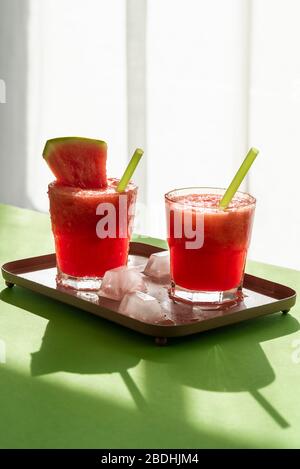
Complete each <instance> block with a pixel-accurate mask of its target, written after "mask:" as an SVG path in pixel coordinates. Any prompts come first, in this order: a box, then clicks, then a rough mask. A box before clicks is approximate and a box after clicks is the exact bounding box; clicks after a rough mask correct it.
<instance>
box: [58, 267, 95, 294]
mask: <svg viewBox="0 0 300 469" xmlns="http://www.w3.org/2000/svg"><path fill="white" fill-rule="evenodd" d="M101 282H102V278H100V277H72V275H68V274H64V273H63V272H61V271H60V270H57V275H56V283H57V285H58V286H61V287H64V288H72V289H73V290H87V291H96V290H99V288H100V287H101Z"/></svg>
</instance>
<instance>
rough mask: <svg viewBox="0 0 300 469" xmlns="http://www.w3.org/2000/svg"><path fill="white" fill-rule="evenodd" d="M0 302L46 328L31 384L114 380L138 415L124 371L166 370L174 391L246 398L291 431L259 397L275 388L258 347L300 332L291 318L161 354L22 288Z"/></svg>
mask: <svg viewBox="0 0 300 469" xmlns="http://www.w3.org/2000/svg"><path fill="white" fill-rule="evenodd" d="M0 298H1V300H3V301H5V302H7V303H10V304H13V305H15V306H19V307H21V308H23V309H26V310H27V311H30V312H32V313H34V314H37V315H39V316H42V317H44V318H46V319H47V320H48V321H49V322H48V324H47V327H46V330H45V333H44V337H43V340H42V344H41V347H40V350H39V351H36V352H34V353H32V360H31V374H32V376H33V377H34V376H40V375H44V374H49V373H54V372H58V371H67V372H71V373H82V374H93V373H96V374H100V373H115V372H118V373H120V375H121V376H122V378H123V381H124V383H125V384H126V386H127V388H128V390H129V392H130V393H131V396H132V398H133V400H134V401H135V403H136V405H137V407H138V408H139V409H140V410H142V409H144V408H145V406H146V401H145V399H144V397H143V395H142V393H141V392H140V390H139V389H138V387H137V385H136V383H135V382H134V380H133V379H132V377H131V375H130V373H129V370H130V369H131V368H133V367H135V366H137V365H138V363H139V362H140V360H142V359H143V360H146V361H148V362H154V363H155V362H156V363H161V364H163V365H164V371H165V372H167V375H168V380H169V382H168V383H166V386H173V389H178V386H176V384H177V385H183V386H189V387H193V388H195V389H199V390H207V391H214V392H231V393H233V392H245V391H246V392H249V393H250V394H251V395H252V396H253V398H254V399H255V400H256V401H257V402H258V403H259V404H260V405H261V406H262V407H263V408H264V410H265V411H266V412H267V413H268V414H269V415H270V416H271V417H272V418H273V419H274V421H275V422H276V423H277V424H278V425H279V426H280V427H282V428H286V427H288V426H289V423H288V422H287V421H286V420H285V419H284V417H283V416H281V415H280V413H279V412H278V411H277V410H276V409H275V408H274V407H273V406H272V405H271V404H270V403H269V402H268V401H267V400H266V399H265V398H264V397H263V396H262V394H261V393H260V389H262V388H263V387H265V386H267V385H269V384H270V383H272V382H273V381H274V380H275V373H274V370H273V369H272V367H271V365H270V363H269V361H268V359H267V357H266V355H265V353H264V351H263V349H262V347H261V345H260V343H261V342H263V341H267V340H272V339H275V338H277V337H281V336H284V335H288V334H291V333H293V332H296V331H297V330H299V323H298V321H297V320H296V319H295V318H293V317H292V316H290V315H282V314H281V313H278V314H275V315H272V316H268V317H264V318H260V319H258V320H253V321H249V322H246V323H240V324H236V325H233V326H231V327H230V328H229V327H228V328H223V329H218V330H214V331H211V332H207V333H202V334H201V337H200V336H199V335H198V336H191V337H189V338H188V339H186V338H185V339H174V340H173V341H171V343H170V345H169V346H167V347H165V348H161V347H157V346H154V344H153V340H152V339H151V338H149V337H144V336H141V335H140V334H137V333H135V332H133V331H130V330H127V329H125V328H122V327H120V326H117V325H115V324H111V323H109V322H108V321H105V320H102V319H100V318H96V317H94V316H92V315H89V314H86V313H84V312H83V311H81V310H79V309H76V308H73V307H70V306H67V305H65V304H62V303H59V302H57V301H55V300H51V299H49V298H47V299H45V298H44V297H43V296H41V295H39V294H36V293H33V292H30V291H28V290H25V289H22V288H19V287H14V288H13V289H4V290H2V292H1V293H0ZM99 322H101V327H99ZM151 369H152V376H151V377H150V376H147V387H148V388H149V391H150V392H149V394H151V389H150V388H151V387H155V385H156V383H157V380H160V376H159V373H161V367H158V370H157V372H156V371H155V368H154V369H153V367H152V368H151ZM149 380H150V381H149ZM154 394H155V393H154ZM178 404H179V403H177V405H178Z"/></svg>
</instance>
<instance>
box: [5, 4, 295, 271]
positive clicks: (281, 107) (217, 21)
mask: <svg viewBox="0 0 300 469" xmlns="http://www.w3.org/2000/svg"><path fill="white" fill-rule="evenodd" d="M21 1H22V0H21ZM28 1H29V8H28V11H29V13H28V18H29V19H28V28H27V31H28V38H27V39H28V69H27V81H26V82H27V84H28V85H27V100H26V101H27V127H26V128H27V133H26V135H27V138H26V148H24V152H23V155H22V157H24V158H26V165H27V168H26V172H25V174H26V187H25V189H22V188H21V189H22V190H25V192H26V194H23V195H24V199H23V200H26V205H27V206H29V207H32V208H35V209H38V210H42V211H46V210H47V207H48V202H47V197H46V185H47V183H48V181H49V180H51V174H50V172H49V171H48V169H47V168H46V165H45V163H44V162H43V161H42V158H41V152H42V148H43V145H44V142H45V140H46V139H48V138H51V137H54V136H58V135H72V134H74V135H83V136H91V137H95V138H97V137H99V138H102V139H105V140H106V141H107V142H108V144H109V162H108V171H109V174H110V175H113V176H120V175H121V173H122V171H123V169H124V167H125V165H126V161H127V160H128V158H129V156H130V154H131V152H132V151H133V150H134V148H135V147H136V146H141V147H144V149H145V158H144V161H143V163H142V164H141V167H140V168H139V169H138V172H137V174H136V177H135V179H136V181H137V182H138V184H139V185H140V201H141V202H142V203H143V204H144V205H143V206H142V208H140V209H139V213H140V222H139V224H138V230H139V231H140V232H141V233H144V234H148V235H152V236H159V237H164V236H165V224H164V202H163V195H164V193H165V192H166V191H168V190H170V189H172V188H175V187H185V186H192V185H205V186H219V187H224V186H226V185H227V184H228V183H229V182H230V179H231V177H232V176H233V174H234V172H235V170H236V169H237V167H238V165H239V163H240V162H241V160H242V159H243V157H244V155H245V153H246V151H247V149H248V148H249V147H250V146H256V147H258V148H259V149H260V155H259V157H258V159H257V161H256V162H255V165H254V166H253V168H252V169H251V175H250V177H249V178H248V180H247V181H246V182H245V184H244V189H246V190H249V191H250V192H251V193H252V194H253V195H254V196H256V197H257V200H258V205H257V213H256V220H255V228H254V232H253V241H252V248H251V253H250V255H251V258H253V259H255V260H259V261H263V262H268V263H272V264H278V265H283V266H287V267H291V268H297V269H300V253H299V247H298V243H299V241H298V240H299V239H300V210H299V205H300V191H299V188H298V185H299V182H300V179H299V173H300V171H299V170H300V159H299V156H298V149H299V138H300V125H299V122H300V119H299V117H300V116H299V115H300V55H299V43H300V28H299V21H300V2H299V0H252V1H251V0H163V1H162V0H127V1H126V0H84V1H83V0H28ZM1 47H2V45H0V48H1ZM0 78H3V77H2V76H1V69H0ZM6 86H7V89H9V86H10V83H6ZM0 106H9V102H7V104H5V105H1V104H0ZM7 109H8V107H7ZM18 157H19V158H20V155H18ZM0 182H1V175H0ZM1 183H2V182H1ZM21 189H20V190H21ZM16 190H17V189H16ZM1 194H2V192H1V191H0V202H1V201H3V200H4V198H3V197H2V195H1ZM1 197H2V199H3V200H2V199H1ZM5 201H7V198H6V199H5Z"/></svg>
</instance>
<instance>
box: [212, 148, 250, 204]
mask: <svg viewBox="0 0 300 469" xmlns="http://www.w3.org/2000/svg"><path fill="white" fill-rule="evenodd" d="M258 153H259V150H257V149H256V148H253V147H252V148H250V150H249V151H248V153H247V156H246V158H245V159H244V161H243V163H242V164H241V166H240V168H239V169H238V171H237V173H236V175H235V176H234V178H233V179H232V181H231V183H230V185H229V187H228V189H227V191H226V192H225V194H224V195H223V197H222V199H221V200H220V203H219V207H220V208H222V209H223V210H225V209H226V208H227V207H228V205H229V204H230V202H231V200H232V198H233V196H234V194H235V193H236V191H237V190H238V188H239V187H240V185H241V184H242V182H243V180H244V177H245V176H246V174H247V173H248V171H249V169H250V168H251V166H252V163H253V161H254V160H255V158H256V157H257V155H258Z"/></svg>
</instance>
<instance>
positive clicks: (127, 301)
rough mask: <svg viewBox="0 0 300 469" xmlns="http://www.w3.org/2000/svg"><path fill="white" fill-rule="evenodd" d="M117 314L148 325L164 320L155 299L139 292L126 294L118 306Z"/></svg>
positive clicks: (163, 315) (164, 316)
mask: <svg viewBox="0 0 300 469" xmlns="http://www.w3.org/2000/svg"><path fill="white" fill-rule="evenodd" d="M119 313H121V314H124V315H125V316H129V317H131V318H134V319H138V320H140V321H144V322H149V323H157V322H162V321H164V320H165V319H166V315H165V314H164V312H163V311H162V309H161V307H160V304H159V302H158V301H157V299H156V298H154V296H150V295H147V294H146V293H143V292H140V291H137V292H135V293H127V295H125V296H124V298H123V300H122V301H121V304H120V306H119Z"/></svg>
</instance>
